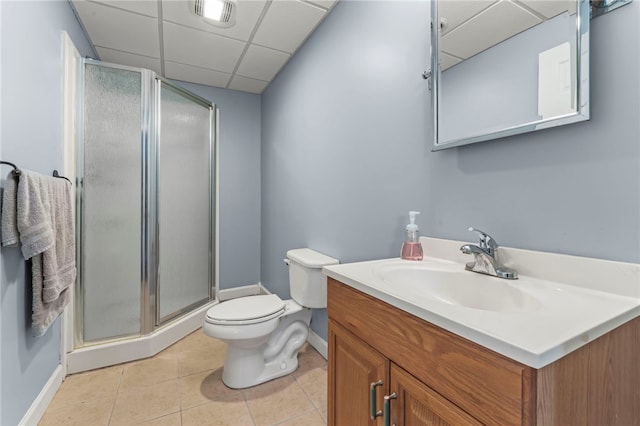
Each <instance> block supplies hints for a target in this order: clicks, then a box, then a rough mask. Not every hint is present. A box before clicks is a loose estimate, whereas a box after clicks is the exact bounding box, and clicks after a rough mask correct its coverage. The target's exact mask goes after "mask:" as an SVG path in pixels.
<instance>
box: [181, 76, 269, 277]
mask: <svg viewBox="0 0 640 426" xmlns="http://www.w3.org/2000/svg"><path fill="white" fill-rule="evenodd" d="M175 83H176V84H179V85H180V86H182V87H184V88H185V89H187V90H190V91H192V92H193V93H196V94H198V95H199V96H201V97H203V98H205V99H208V100H209V101H211V102H213V103H215V104H216V105H217V106H218V108H220V123H219V127H220V129H219V130H220V141H219V155H220V159H219V162H220V177H219V179H220V182H219V190H220V206H219V207H220V210H219V214H220V288H221V289H227V288H233V287H238V286H243V285H251V284H256V283H258V282H259V281H260V96H259V95H253V94H249V93H243V92H237V91H232V90H225V89H217V88H215V87H209V86H203V85H200V84H193V83H185V82H182V81H176V82H175Z"/></svg>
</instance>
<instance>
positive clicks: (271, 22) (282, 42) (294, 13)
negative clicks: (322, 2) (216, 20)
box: [252, 0, 326, 53]
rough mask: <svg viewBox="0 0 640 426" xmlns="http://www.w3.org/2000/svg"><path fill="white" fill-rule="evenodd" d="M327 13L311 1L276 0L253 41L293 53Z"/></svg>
mask: <svg viewBox="0 0 640 426" xmlns="http://www.w3.org/2000/svg"><path fill="white" fill-rule="evenodd" d="M325 13H326V11H325V10H324V9H322V8H319V7H317V6H314V5H312V4H309V3H302V2H299V1H295V0H289V1H274V2H273V3H271V5H270V6H269V10H268V11H267V13H266V15H265V16H264V18H263V20H262V22H261V23H260V27H259V28H258V31H257V32H256V34H255V35H254V37H253V41H252V42H253V43H256V44H259V45H262V46H266V47H270V48H272V49H278V50H282V51H285V52H289V53H293V52H295V51H296V49H297V48H298V47H299V46H300V44H301V43H302V42H303V41H304V40H305V39H306V38H307V37H308V36H309V34H310V33H311V32H312V31H313V29H314V28H315V27H316V26H317V25H318V23H320V21H321V20H322V18H323V17H324V15H325ZM283 28H286V31H283Z"/></svg>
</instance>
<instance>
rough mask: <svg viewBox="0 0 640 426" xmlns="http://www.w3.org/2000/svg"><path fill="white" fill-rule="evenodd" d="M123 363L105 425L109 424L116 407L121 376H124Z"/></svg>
mask: <svg viewBox="0 0 640 426" xmlns="http://www.w3.org/2000/svg"><path fill="white" fill-rule="evenodd" d="M124 367H125V366H124V365H123V366H122V371H120V380H118V386H116V395H115V397H114V398H113V404H111V412H110V413H109V420H107V425H110V424H111V419H112V418H113V412H114V411H115V409H116V401H117V400H118V394H119V393H120V385H121V384H122V378H123V377H124Z"/></svg>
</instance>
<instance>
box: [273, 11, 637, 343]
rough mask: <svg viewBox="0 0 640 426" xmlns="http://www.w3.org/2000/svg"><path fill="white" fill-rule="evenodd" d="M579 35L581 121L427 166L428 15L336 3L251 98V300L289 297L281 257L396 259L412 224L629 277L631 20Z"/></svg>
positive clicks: (633, 197)
mask: <svg viewBox="0 0 640 426" xmlns="http://www.w3.org/2000/svg"><path fill="white" fill-rule="evenodd" d="M591 24H592V27H591V29H592V31H591V40H592V43H591V99H592V105H591V106H592V110H591V116H592V119H591V121H589V122H585V123H579V124H573V125H569V126H564V127H560V128H555V129H548V130H543V131H539V132H536V133H530V134H525V135H519V136H514V137H510V138H505V139H500V140H496V141H489V142H483V143H479V144H474V145H469V146H465V147H460V148H454V149H449V150H445V151H439V152H430V149H431V141H430V138H431V134H432V133H431V131H432V130H431V123H430V122H429V120H428V119H427V117H430V116H431V108H430V106H429V92H428V90H427V85H426V83H425V81H424V80H422V77H421V76H420V74H421V73H422V71H423V70H425V69H427V68H428V67H429V57H428V53H429V32H428V28H429V4H428V2H383V1H376V2H373V1H370V2H356V1H353V2H351V1H346V2H340V3H339V4H338V5H337V6H336V7H335V9H334V10H333V11H332V12H331V14H330V15H329V16H328V18H327V19H326V20H325V21H324V22H323V24H322V25H321V27H320V28H319V29H318V30H317V31H316V33H315V34H314V35H313V36H312V37H311V38H310V39H309V40H308V41H307V42H306V44H305V45H304V46H303V47H302V49H301V50H300V51H299V52H298V53H297V55H296V57H294V58H293V60H292V61H291V62H290V63H289V64H288V65H287V66H286V68H285V69H284V70H283V71H282V72H281V73H280V74H279V75H278V77H277V78H276V80H275V81H274V82H273V83H272V84H271V86H270V87H269V88H268V89H267V91H266V92H265V93H264V94H263V98H262V102H263V103H262V170H263V173H262V241H261V245H262V282H263V284H265V286H267V288H269V289H271V290H272V291H275V292H277V293H278V294H279V295H281V296H282V297H288V296H289V289H288V286H287V271H286V269H285V268H284V267H283V265H282V260H281V259H282V257H283V256H284V254H285V253H286V250H287V249H289V248H294V247H311V248H313V249H316V250H318V251H320V252H323V253H326V254H328V255H331V256H334V257H337V258H339V259H340V260H341V262H353V261H360V260H367V259H376V258H385V257H397V256H398V253H399V250H400V247H401V244H402V240H403V229H404V224H405V223H406V221H407V219H406V213H407V211H408V210H410V209H416V210H420V211H422V215H421V216H419V217H418V224H419V225H420V227H421V232H422V234H423V235H427V236H433V237H439V238H448V239H457V240H474V239H475V237H474V236H473V235H471V234H470V233H469V232H468V231H467V230H466V229H467V227H469V226H471V225H472V226H475V227H478V228H480V229H483V230H485V231H487V232H489V233H491V234H492V235H493V236H495V238H496V239H497V241H498V242H499V243H501V244H502V245H505V246H510V247H519V248H523V249H531V250H541V251H548V252H556V253H568V254H573V255H578V256H589V257H599V258H605V259H613V260H619V261H626V262H639V261H640V138H639V136H640V127H639V125H638V117H639V113H640V102H638V99H640V90H639V85H640V81H639V79H638V71H640V64H639V54H640V48H639V47H640V46H639V45H640V30H639V28H640V4H639V3H638V2H633V3H632V4H630V5H628V6H625V7H623V8H620V9H618V10H616V11H614V12H612V13H610V14H608V15H605V16H602V17H599V18H597V19H595V20H593V21H592V22H591ZM620 40H624V43H621V42H620ZM313 321H314V323H313V325H312V327H313V329H314V330H315V331H316V332H317V333H318V334H320V335H321V336H323V337H326V313H325V312H324V311H317V312H315V313H314V320H313Z"/></svg>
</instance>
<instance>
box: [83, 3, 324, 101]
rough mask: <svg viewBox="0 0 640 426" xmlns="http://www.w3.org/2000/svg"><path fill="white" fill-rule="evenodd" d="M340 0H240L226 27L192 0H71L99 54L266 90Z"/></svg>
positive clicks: (174, 75)
mask: <svg viewBox="0 0 640 426" xmlns="http://www.w3.org/2000/svg"><path fill="white" fill-rule="evenodd" d="M336 1H337V0H238V9H237V16H236V24H235V25H234V26H232V27H230V28H219V27H215V26H213V25H211V24H208V23H207V22H205V21H204V20H203V19H202V18H200V17H199V16H196V15H195V14H194V13H192V11H191V8H192V3H191V2H190V1H188V0H104V1H88V0H72V1H71V4H72V5H73V7H74V9H75V11H76V14H77V16H78V18H79V20H80V22H81V23H82V25H83V26H84V28H85V31H86V32H87V35H88V36H89V38H90V40H91V43H92V44H93V46H94V49H95V52H96V54H97V55H98V58H97V59H100V60H102V61H106V62H113V63H117V64H122V65H129V66H134V67H141V68H147V69H151V70H153V71H155V72H156V73H158V74H159V75H161V76H163V77H166V78H170V79H175V80H182V81H187V82H192V83H199V84H205V85H208V86H215V87H222V88H226V89H233V90H241V91H244V92H250V93H262V91H264V89H265V88H266V87H267V86H268V85H269V83H270V82H271V80H273V78H274V77H275V76H276V75H277V74H278V72H279V71H280V69H282V67H283V66H284V65H285V64H286V63H287V61H289V59H291V57H292V56H293V54H294V53H295V52H296V51H297V50H298V48H299V47H300V46H301V45H302V44H303V43H304V42H305V40H306V39H307V38H308V37H309V36H310V35H311V33H313V31H314V30H315V29H316V28H317V27H318V25H319V24H320V23H321V22H322V20H323V19H324V18H325V17H326V16H327V14H328V13H329V12H330V10H331V9H332V8H333V6H334V5H335V3H336Z"/></svg>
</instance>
